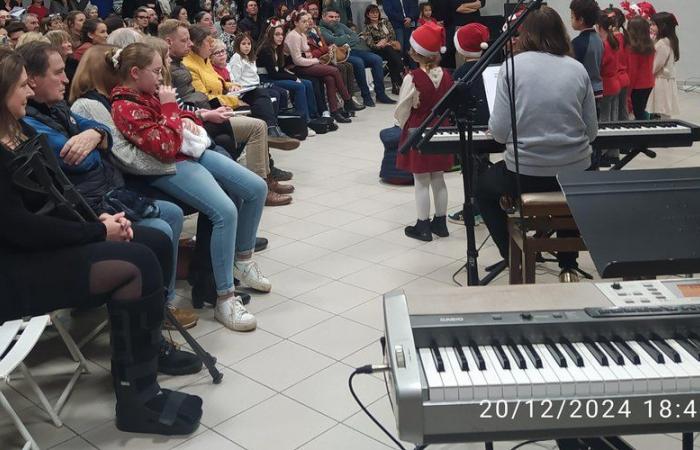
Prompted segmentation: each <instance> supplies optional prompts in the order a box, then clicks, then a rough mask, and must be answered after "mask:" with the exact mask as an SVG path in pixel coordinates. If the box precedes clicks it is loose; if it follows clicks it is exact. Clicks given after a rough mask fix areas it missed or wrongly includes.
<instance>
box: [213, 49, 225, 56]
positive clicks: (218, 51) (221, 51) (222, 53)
mask: <svg viewBox="0 0 700 450" xmlns="http://www.w3.org/2000/svg"><path fill="white" fill-rule="evenodd" d="M211 54H212V55H217V56H218V55H225V54H226V50H217V51H215V52H212V53H211Z"/></svg>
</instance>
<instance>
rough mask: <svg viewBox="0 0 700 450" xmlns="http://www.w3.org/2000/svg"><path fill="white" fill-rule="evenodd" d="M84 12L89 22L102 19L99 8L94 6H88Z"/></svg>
mask: <svg viewBox="0 0 700 450" xmlns="http://www.w3.org/2000/svg"><path fill="white" fill-rule="evenodd" d="M83 12H84V13H85V18H86V19H87V20H90V19H99V18H100V10H99V8H98V7H97V6H95V5H93V4H89V5H87V6H86V7H85V9H84V10H83Z"/></svg>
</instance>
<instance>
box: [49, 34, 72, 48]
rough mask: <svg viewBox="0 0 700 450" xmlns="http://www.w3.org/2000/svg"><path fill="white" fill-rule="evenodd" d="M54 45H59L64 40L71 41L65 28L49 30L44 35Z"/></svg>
mask: <svg viewBox="0 0 700 450" xmlns="http://www.w3.org/2000/svg"><path fill="white" fill-rule="evenodd" d="M44 37H45V38H46V39H48V40H49V42H50V43H51V45H53V46H54V47H60V46H61V45H63V43H64V42H71V38H70V34H68V32H67V31H65V30H51V31H49V32H48V33H46V34H45V35H44Z"/></svg>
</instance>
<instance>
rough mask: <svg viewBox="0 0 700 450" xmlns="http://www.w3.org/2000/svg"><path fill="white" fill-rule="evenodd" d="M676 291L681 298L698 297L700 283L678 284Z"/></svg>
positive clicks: (699, 295)
mask: <svg viewBox="0 0 700 450" xmlns="http://www.w3.org/2000/svg"><path fill="white" fill-rule="evenodd" d="M677 286H678V290H679V291H680V293H681V294H682V295H683V297H685V298H688V297H700V283H693V284H678V285H677Z"/></svg>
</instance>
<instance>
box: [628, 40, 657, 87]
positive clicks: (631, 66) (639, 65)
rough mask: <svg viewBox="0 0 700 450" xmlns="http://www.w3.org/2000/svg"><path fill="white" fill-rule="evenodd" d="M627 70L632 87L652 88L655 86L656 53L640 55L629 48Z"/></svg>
mask: <svg viewBox="0 0 700 450" xmlns="http://www.w3.org/2000/svg"><path fill="white" fill-rule="evenodd" d="M627 72H628V73H629V77H630V89H650V88H653V87H654V53H653V52H652V53H650V54H648V55H640V54H639V53H635V52H634V51H632V49H629V63H628V65H627Z"/></svg>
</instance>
